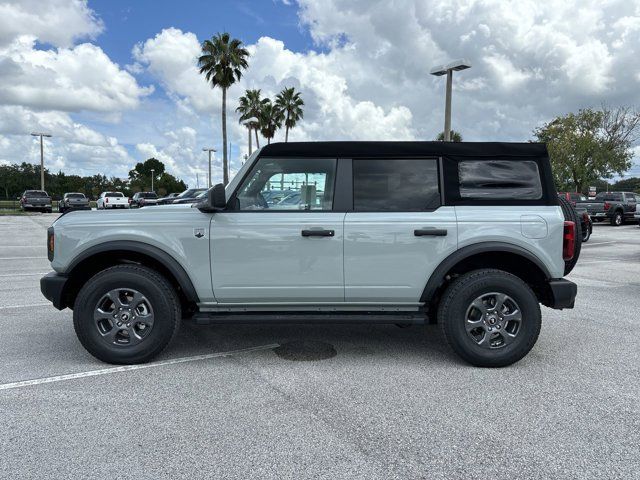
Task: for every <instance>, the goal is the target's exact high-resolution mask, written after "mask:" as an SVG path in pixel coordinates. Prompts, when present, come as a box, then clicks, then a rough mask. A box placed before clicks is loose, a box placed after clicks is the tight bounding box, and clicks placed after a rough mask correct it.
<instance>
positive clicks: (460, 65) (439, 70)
mask: <svg viewBox="0 0 640 480" xmlns="http://www.w3.org/2000/svg"><path fill="white" fill-rule="evenodd" d="M467 68H471V63H470V62H469V61H467V60H455V61H453V62H451V63H448V64H447V65H439V66H437V67H433V68H432V69H431V72H430V73H431V75H435V76H436V77H439V76H441V75H446V76H447V87H446V92H445V104H444V141H445V142H450V141H451V90H452V87H453V71H454V70H455V71H460V70H466V69H467Z"/></svg>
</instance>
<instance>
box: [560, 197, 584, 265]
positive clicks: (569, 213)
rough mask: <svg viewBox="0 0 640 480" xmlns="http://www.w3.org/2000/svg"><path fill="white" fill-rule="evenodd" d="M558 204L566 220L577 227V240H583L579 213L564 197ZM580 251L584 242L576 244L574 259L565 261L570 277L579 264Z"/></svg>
mask: <svg viewBox="0 0 640 480" xmlns="http://www.w3.org/2000/svg"><path fill="white" fill-rule="evenodd" d="M558 203H559V204H560V207H561V208H562V214H563V215H564V219H565V220H566V221H569V222H573V223H575V225H576V240H577V239H579V238H582V222H581V221H580V217H579V216H578V212H576V209H575V208H574V207H573V205H571V203H570V202H569V200H567V199H566V198H563V197H558ZM580 250H582V242H578V241H576V242H575V247H574V252H573V258H572V259H571V260H565V261H564V274H565V275H569V273H570V272H571V270H573V267H575V266H576V263H578V258H579V257H580Z"/></svg>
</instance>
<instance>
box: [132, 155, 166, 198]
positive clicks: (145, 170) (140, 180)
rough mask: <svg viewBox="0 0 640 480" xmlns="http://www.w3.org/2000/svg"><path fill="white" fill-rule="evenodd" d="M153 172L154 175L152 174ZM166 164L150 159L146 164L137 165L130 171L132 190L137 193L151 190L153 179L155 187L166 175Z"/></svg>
mask: <svg viewBox="0 0 640 480" xmlns="http://www.w3.org/2000/svg"><path fill="white" fill-rule="evenodd" d="M151 170H153V173H152V172H151ZM164 170H165V168H164V163H162V162H161V161H160V160H158V159H156V158H149V159H147V160H145V161H144V162H140V163H136V166H135V168H134V169H133V170H130V171H129V183H130V188H131V189H132V190H133V191H134V193H135V192H141V191H143V190H151V183H152V182H151V177H152V176H153V183H154V187H155V184H156V182H157V181H158V179H159V178H160V177H161V176H162V174H163V173H164Z"/></svg>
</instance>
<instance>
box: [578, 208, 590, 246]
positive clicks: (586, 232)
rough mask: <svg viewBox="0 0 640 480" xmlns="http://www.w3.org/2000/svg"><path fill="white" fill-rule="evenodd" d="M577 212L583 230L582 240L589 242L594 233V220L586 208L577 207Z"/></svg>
mask: <svg viewBox="0 0 640 480" xmlns="http://www.w3.org/2000/svg"><path fill="white" fill-rule="evenodd" d="M576 212H577V214H578V217H579V218H580V229H581V231H582V242H583V243H584V242H588V241H589V239H590V238H591V234H592V233H593V222H592V221H591V217H590V216H589V212H587V209H586V208H581V207H577V208H576Z"/></svg>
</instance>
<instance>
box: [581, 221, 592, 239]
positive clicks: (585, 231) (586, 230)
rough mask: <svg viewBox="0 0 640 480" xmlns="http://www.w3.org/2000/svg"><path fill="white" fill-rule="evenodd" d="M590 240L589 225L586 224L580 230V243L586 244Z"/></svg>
mask: <svg viewBox="0 0 640 480" xmlns="http://www.w3.org/2000/svg"><path fill="white" fill-rule="evenodd" d="M590 238H591V225H589V224H588V223H587V224H586V226H585V228H583V229H582V241H583V242H588V241H589V239H590Z"/></svg>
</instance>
